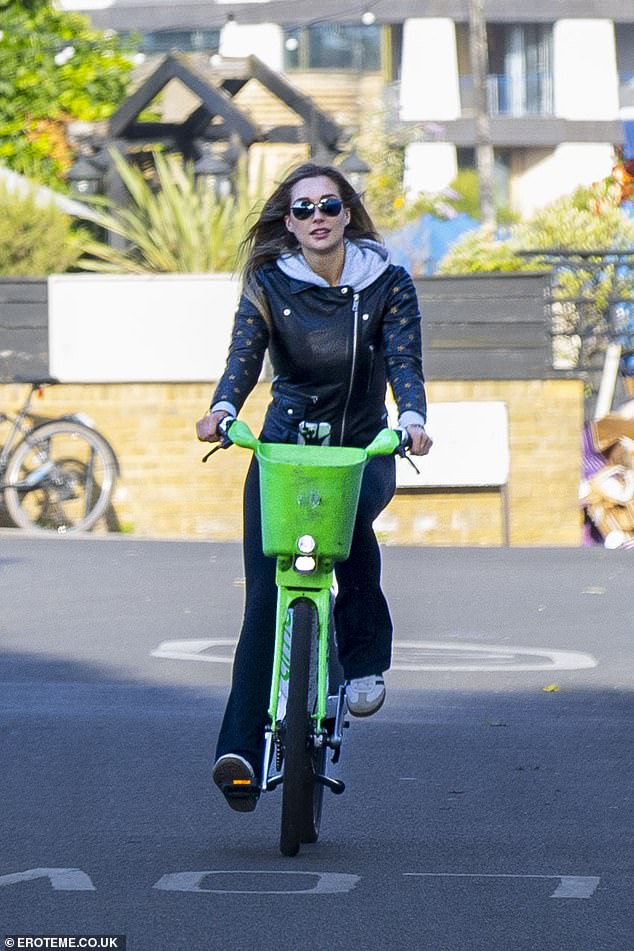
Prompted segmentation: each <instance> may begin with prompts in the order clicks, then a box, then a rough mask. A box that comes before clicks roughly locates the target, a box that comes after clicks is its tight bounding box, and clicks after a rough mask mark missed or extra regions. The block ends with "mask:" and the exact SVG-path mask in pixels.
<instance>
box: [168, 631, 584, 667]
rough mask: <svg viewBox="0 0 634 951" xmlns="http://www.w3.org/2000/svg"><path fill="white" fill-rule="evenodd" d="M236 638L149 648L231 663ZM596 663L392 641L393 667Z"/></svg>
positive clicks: (540, 652) (577, 655)
mask: <svg viewBox="0 0 634 951" xmlns="http://www.w3.org/2000/svg"><path fill="white" fill-rule="evenodd" d="M235 646H236V642H235V640H234V639H230V638H214V639H211V640H183V641H163V642H162V643H161V644H159V646H158V647H157V648H156V649H155V650H153V651H152V652H151V656H152V657H158V658H162V659H165V660H190V661H191V660H197V661H203V662H206V663H211V664H231V663H232V662H233V654H234V650H235ZM596 666H597V660H596V658H595V657H593V656H592V654H584V653H581V652H579V651H568V650H556V649H554V648H551V647H512V646H508V645H499V644H489V645H486V646H485V645H483V644H470V643H464V642H455V641H452V642H446V641H395V642H394V650H393V658H392V668H391V669H392V670H402V671H421V672H423V671H440V672H443V671H444V672H447V671H456V672H466V673H469V672H471V673H494V672H495V671H501V672H504V673H508V672H513V671H518V672H522V671H553V670H587V669H590V668H592V667H596Z"/></svg>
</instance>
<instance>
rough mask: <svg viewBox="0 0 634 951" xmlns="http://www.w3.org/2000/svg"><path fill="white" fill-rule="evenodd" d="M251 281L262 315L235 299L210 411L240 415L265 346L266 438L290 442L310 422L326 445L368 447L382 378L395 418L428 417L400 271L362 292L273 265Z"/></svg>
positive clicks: (378, 419)
mask: <svg viewBox="0 0 634 951" xmlns="http://www.w3.org/2000/svg"><path fill="white" fill-rule="evenodd" d="M256 277H257V280H258V283H259V284H260V286H261V288H262V289H263V291H264V294H265V296H266V300H267V302H268V311H269V314H268V315H267V318H268V319H267V320H265V319H264V317H263V316H262V314H261V313H260V312H259V311H258V309H257V308H256V306H255V305H254V304H253V303H252V302H251V301H250V300H249V299H248V298H247V297H246V296H245V295H243V296H242V298H241V300H240V304H239V307H238V310H237V313H236V317H235V323H234V327H233V334H232V339H231V346H230V349H229V356H228V359H227V366H226V369H225V372H224V374H223V376H222V378H221V380H220V381H219V383H218V386H217V388H216V390H215V392H214V395H213V399H212V403H211V405H212V407H213V408H219V407H218V404H224V405H223V408H230V407H233V408H235V410H236V412H238V411H239V410H240V408H241V407H242V405H243V403H244V402H245V400H246V398H247V396H248V395H249V393H250V392H251V390H252V389H253V387H254V386H255V384H256V383H257V380H258V377H259V375H260V371H261V368H262V361H263V358H264V354H265V351H266V349H267V347H268V350H269V355H270V359H271V363H272V366H273V372H274V377H273V383H272V386H271V393H272V397H273V399H272V402H271V404H270V405H269V408H268V410H267V413H266V418H265V421H264V427H263V430H262V435H263V437H264V438H265V439H267V440H269V441H272V442H296V441H297V426H298V424H299V422H300V421H301V420H309V421H313V422H322V421H325V422H329V423H330V424H331V426H332V438H331V442H332V445H346V446H366V445H367V444H368V443H369V442H370V441H371V440H372V439H373V438H374V436H375V435H376V433H377V432H378V430H379V429H381V427H382V426H384V425H385V422H386V419H387V413H386V409H385V395H386V384H387V382H389V383H390V385H391V387H392V391H393V393H394V397H395V399H396V403H397V406H398V410H399V414H400V416H401V417H403V416H404V414H411V413H413V414H418V415H419V416H420V417H422V419H423V420H424V419H425V416H426V400H425V388H424V378H423V371H422V354H421V329H420V324H421V316H420V312H419V309H418V300H417V296H416V291H415V289H414V285H413V283H412V280H411V278H410V276H409V275H408V273H407V271H405V270H404V269H403V268H402V267H397V266H395V265H389V266H388V267H387V270H385V271H384V272H383V274H381V275H380V276H379V277H378V278H377V279H376V280H375V281H374V282H373V283H372V284H370V285H369V286H368V287H366V288H365V289H364V290H362V291H360V292H359V293H356V292H355V291H354V289H353V288H352V287H350V286H346V285H343V286H340V287H321V286H318V285H316V284H312V283H308V282H305V281H301V280H295V279H293V278H291V277H289V276H288V275H286V274H284V273H283V272H282V271H281V270H280V269H279V268H278V267H277V266H276V265H275V264H269V265H265V266H264V267H262V268H261V269H260V270H259V271H258V272H257V274H256ZM402 421H403V423H404V424H405V425H407V424H408V416H407V415H405V418H404V419H403V420H402ZM414 421H418V422H420V421H421V420H420V419H417V418H416V417H412V416H410V417H409V422H414Z"/></svg>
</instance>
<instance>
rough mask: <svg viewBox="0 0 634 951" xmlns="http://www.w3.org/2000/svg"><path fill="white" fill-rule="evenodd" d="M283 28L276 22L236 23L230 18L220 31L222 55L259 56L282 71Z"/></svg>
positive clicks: (271, 66)
mask: <svg viewBox="0 0 634 951" xmlns="http://www.w3.org/2000/svg"><path fill="white" fill-rule="evenodd" d="M282 42H283V36H282V29H281V27H279V26H277V24H275V23H254V24H247V23H244V24H243V23H236V22H235V20H229V22H228V23H226V24H225V26H224V27H223V28H222V31H221V33H220V48H219V53H220V55H221V56H257V57H258V59H261V60H262V62H263V63H266V65H267V66H270V68H271V69H274V70H275V71H276V72H278V73H280V72H281V71H282V68H283V56H282Z"/></svg>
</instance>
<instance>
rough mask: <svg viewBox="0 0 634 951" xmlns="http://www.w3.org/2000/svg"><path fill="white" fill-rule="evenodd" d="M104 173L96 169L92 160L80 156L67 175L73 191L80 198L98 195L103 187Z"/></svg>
mask: <svg viewBox="0 0 634 951" xmlns="http://www.w3.org/2000/svg"><path fill="white" fill-rule="evenodd" d="M102 174H103V173H102V172H101V171H100V170H99V169H98V168H96V167H95V166H94V165H93V163H92V162H91V161H90V159H87V158H86V157H85V156H83V155H79V156H78V157H77V158H76V159H75V161H74V162H73V164H72V165H71V167H70V168H69V170H68V171H67V173H66V180H67V181H68V182H69V184H70V187H71V191H72V192H74V193H75V195H77V196H78V197H84V198H85V197H86V196H88V195H97V194H98V193H99V188H100V185H101V179H102Z"/></svg>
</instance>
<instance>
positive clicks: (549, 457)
mask: <svg viewBox="0 0 634 951" xmlns="http://www.w3.org/2000/svg"><path fill="white" fill-rule="evenodd" d="M211 391H212V386H211V384H205V383H136V384H135V383H123V384H121V383H120V384H72V385H70V384H67V385H60V386H56V387H53V388H48V389H46V390H45V394H44V398H43V399H42V400H41V401H40V402H37V403H36V404H35V409H36V410H37V412H41V413H42V414H46V415H50V416H54V415H56V414H58V413H63V412H79V411H82V412H85V413H88V414H89V415H90V416H92V418H93V419H94V421H95V424H96V426H97V428H98V429H99V430H100V431H101V432H102V433H103V434H104V435H105V436H106V437H107V438H108V439H109V440H110V442H111V443H112V445H113V447H114V448H115V451H116V452H117V455H118V457H119V461H120V464H121V470H122V476H121V480H120V483H119V488H118V491H117V496H116V500H115V507H114V513H112V515H113V517H112V518H111V525H112V524H115V523H118V525H119V527H120V528H121V530H123V531H130V532H135V533H137V534H139V535H146V536H150V535H154V536H166V537H190V538H210V539H214V540H218V541H221V540H237V539H239V538H240V533H241V488H242V482H243V478H244V474H245V471H246V468H247V465H248V462H249V454H248V453H247V452H244V451H242V450H238V449H234V450H230V451H228V452H219V453H216V454H215V455H214V456H213V457H212V458H211V459H210V460H209V462H208V463H207V464H206V465H202V464H201V461H200V460H201V457H202V455H203V454H204V452H205V448H204V446H203V444H202V443H198V441H197V440H196V438H195V435H194V422H195V420H196V419H198V418H199V416H200V415H201V414H202V413H203V412H204V411H205V409H206V408H207V406H208V401H209V397H210V394H211ZM428 392H429V397H430V401H434V400H436V401H452V400H504V401H505V402H506V403H507V405H508V410H509V424H510V441H511V473H510V515H511V518H510V527H511V531H510V537H511V544H513V545H578V544H579V543H580V541H581V521H580V513H579V508H578V503H577V490H578V481H579V472H580V466H581V460H580V432H581V426H582V422H583V389H582V384H581V382H579V381H576V380H529V381H522V380H498V381H493V382H478V381H469V382H435V383H430V384H429V386H428ZM23 394H24V387H23V386H19V385H17V384H0V406H1V407H2V408H3V409H10V408H11V407H15V406H17V405H18V403H19V402H20V400H21V398H22V396H23ZM267 401H268V385H266V384H260V385H259V386H258V387H257V388H256V390H255V391H254V393H253V394H252V396H251V398H250V399H249V401H248V403H247V406H246V407H245V410H244V412H243V414H242V416H243V418H244V419H245V420H246V421H247V422H248V423H249V424H250V425H251V427H252V428H253V429H254V430H255V431H256V432H257V428H258V426H259V424H260V422H261V420H262V417H263V413H264V409H265V406H266V403H267ZM5 432H6V431H5V428H4V427H2V426H0V440H2V439H3V436H4V435H5ZM501 512H502V509H501V503H500V496H499V493H497V492H495V491H490V492H489V491H478V492H472V491H463V492H453V491H452V492H439V491H433V492H431V491H430V492H417V493H407V492H400V493H399V494H398V495H397V496H396V498H395V499H394V500H393V501H392V503H391V505H390V506H389V508H388V509H387V510H386V512H385V513H383V515H382V517H381V520H380V522H379V524H378V529H379V532H380V535H381V538H382V539H383V540H384V541H385V542H386V543H391V544H405V545H498V544H500V542H501V539H502V517H501ZM101 530H102V531H103V530H106V527H105V525H104V526H101Z"/></svg>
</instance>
